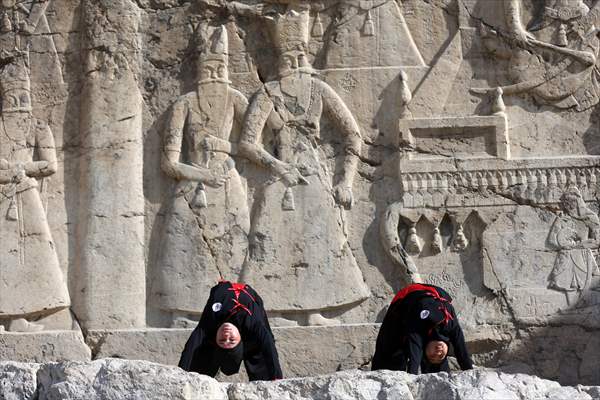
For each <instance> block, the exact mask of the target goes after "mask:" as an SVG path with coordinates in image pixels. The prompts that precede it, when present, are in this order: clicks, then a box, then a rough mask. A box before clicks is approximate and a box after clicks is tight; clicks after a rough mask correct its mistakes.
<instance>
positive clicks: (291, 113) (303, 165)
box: [240, 2, 369, 324]
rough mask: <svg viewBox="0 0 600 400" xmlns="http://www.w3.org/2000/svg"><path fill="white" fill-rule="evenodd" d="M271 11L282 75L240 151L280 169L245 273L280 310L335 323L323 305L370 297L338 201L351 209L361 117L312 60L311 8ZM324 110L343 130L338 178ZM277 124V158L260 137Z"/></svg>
mask: <svg viewBox="0 0 600 400" xmlns="http://www.w3.org/2000/svg"><path fill="white" fill-rule="evenodd" d="M278 6H280V7H279V8H272V9H271V11H270V12H269V13H268V14H267V15H266V17H265V19H264V22H265V24H266V25H267V27H268V28H269V32H270V34H271V37H272V39H273V42H274V45H275V47H276V49H277V51H278V54H279V79H278V80H277V81H273V82H269V83H267V84H265V86H264V87H263V88H261V89H260V90H259V91H258V93H257V94H256V95H255V97H254V99H253V101H252V103H251V105H250V108H249V111H248V115H247V117H246V121H245V124H244V130H243V133H242V139H241V143H240V152H242V151H243V153H244V154H245V156H246V157H248V158H250V159H251V160H253V161H255V162H256V163H258V164H260V165H263V166H265V167H268V168H269V169H270V171H272V172H273V173H274V176H273V178H272V179H271V181H270V182H269V183H268V184H267V185H266V186H265V187H264V189H263V191H262V197H261V198H260V199H257V200H256V203H257V204H258V207H257V210H256V213H255V219H254V220H253V222H252V232H251V236H250V252H249V255H248V259H247V261H246V263H245V264H244V269H243V272H242V277H243V280H244V281H245V282H248V283H250V284H251V285H252V286H253V287H255V288H256V289H257V290H258V291H260V292H261V293H264V300H265V304H266V305H267V307H268V308H269V309H270V310H272V311H276V312H281V313H285V312H295V311H307V312H308V313H309V318H308V323H309V324H328V323H331V322H332V321H331V320H327V319H325V318H324V317H323V316H321V314H320V313H319V311H320V310H324V309H331V308H336V307H340V306H344V305H348V304H353V303H356V302H358V301H361V300H364V299H365V298H366V297H368V296H369V290H368V288H367V287H366V285H365V283H364V281H363V278H362V274H361V272H360V270H359V268H358V265H357V263H356V260H355V259H354V256H353V254H352V251H351V250H350V248H349V246H348V242H347V238H346V231H345V230H346V221H345V219H344V213H343V210H342V209H341V208H340V206H342V207H345V208H350V207H351V206H352V202H353V196H352V184H353V179H354V174H355V172H356V167H357V162H358V154H359V152H360V146H361V137H360V131H359V127H358V125H357V123H356V121H355V120H354V117H353V116H352V114H351V113H350V111H349V110H348V108H347V107H346V105H345V104H344V102H343V101H342V100H341V99H340V97H339V96H338V95H337V94H336V93H335V92H334V90H333V89H332V88H331V87H330V86H329V85H327V84H326V83H325V82H323V81H321V80H319V79H318V78H316V77H315V76H313V75H314V70H313V69H312V68H311V66H310V64H309V62H308V60H307V43H308V37H309V32H310V31H309V26H310V18H309V9H308V8H307V7H306V5H305V4H303V3H300V4H297V3H295V2H290V4H287V5H281V4H280V5H278ZM323 114H325V115H326V116H328V117H329V120H330V121H331V122H333V123H334V125H335V127H336V128H337V131H338V132H340V133H342V134H343V135H345V144H344V160H343V176H342V178H341V181H340V182H339V183H338V184H336V185H335V186H333V184H332V173H331V172H330V171H329V170H328V168H327V166H326V162H325V160H324V156H323V154H322V152H321V151H322V150H321V148H320V145H319V143H320V140H321V138H320V134H321V129H320V120H321V116H322V115H323ZM265 126H268V128H269V129H271V130H272V131H273V134H274V137H275V149H273V152H274V154H276V156H273V155H271V154H270V153H269V152H267V151H266V150H265V149H264V148H263V147H262V145H261V143H262V132H263V129H264V128H265Z"/></svg>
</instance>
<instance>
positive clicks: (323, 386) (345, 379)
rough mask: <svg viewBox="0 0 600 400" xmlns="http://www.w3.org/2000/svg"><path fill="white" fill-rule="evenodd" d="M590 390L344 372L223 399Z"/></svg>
mask: <svg viewBox="0 0 600 400" xmlns="http://www.w3.org/2000/svg"><path fill="white" fill-rule="evenodd" d="M594 389H595V388H592V389H590V388H585V389H584V388H574V387H562V386H561V385H560V384H558V383H556V382H552V381H546V380H543V379H540V378H537V377H532V376H528V375H519V374H517V375H510V374H503V373H498V372H495V371H492V370H484V369H477V370H473V371H468V372H461V373H458V374H450V375H448V374H446V373H440V374H431V375H420V376H415V375H410V374H407V373H403V372H391V371H379V372H356V371H346V372H340V373H337V374H335V375H328V376H320V377H315V378H307V379H291V380H283V381H279V382H274V383H267V382H264V383H263V382H260V383H253V384H232V385H231V386H230V387H229V390H228V393H229V399H231V400H242V399H244V400H259V399H290V400H301V399H307V400H308V399H339V400H341V399H353V400H354V399H361V400H371V399H373V400H374V399H382V398H384V399H411V400H430V399H431V400H433V399H444V400H459V399H469V400H478V399H481V400H492V399H497V400H510V399H515V400H519V399H541V398H548V399H555V400H559V399H566V398H569V399H577V400H591V399H593V397H592V395H593V390H594Z"/></svg>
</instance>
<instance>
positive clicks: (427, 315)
mask: <svg viewBox="0 0 600 400" xmlns="http://www.w3.org/2000/svg"><path fill="white" fill-rule="evenodd" d="M213 308H214V306H213ZM427 317H429V310H423V311H421V319H427Z"/></svg>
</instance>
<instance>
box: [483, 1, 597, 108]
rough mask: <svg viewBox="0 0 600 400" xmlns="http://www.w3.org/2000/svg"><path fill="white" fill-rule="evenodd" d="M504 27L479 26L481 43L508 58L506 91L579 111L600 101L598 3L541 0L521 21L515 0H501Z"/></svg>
mask: <svg viewBox="0 0 600 400" xmlns="http://www.w3.org/2000/svg"><path fill="white" fill-rule="evenodd" d="M503 4H504V11H505V18H506V25H507V28H508V32H507V33H504V32H501V31H497V30H494V29H490V28H488V27H486V26H485V25H482V26H481V29H480V33H481V37H482V40H483V43H484V45H485V46H486V47H487V48H488V50H489V51H490V52H491V53H492V54H493V55H494V56H496V57H499V58H501V59H506V60H508V62H509V76H510V79H512V81H513V82H512V84H509V85H506V86H503V87H502V90H503V92H504V94H505V95H512V94H519V93H525V92H528V93H531V94H533V95H534V96H535V97H536V99H537V100H538V101H539V102H540V103H544V104H551V105H554V106H556V107H558V108H575V109H576V110H577V111H583V110H586V109H588V108H590V107H593V106H595V105H596V104H598V102H599V101H600V96H599V95H600V86H599V77H600V73H599V72H598V64H597V61H598V54H599V51H600V41H599V38H598V33H599V30H598V29H597V27H598V26H600V24H599V22H600V19H599V17H600V9H599V5H598V3H597V2H595V3H594V5H593V6H592V8H591V9H590V8H588V6H587V5H586V4H585V3H584V2H583V1H582V0H576V1H568V0H552V1H547V2H545V3H544V4H545V7H540V8H538V9H537V10H536V13H534V15H533V18H532V20H531V21H530V22H529V23H528V24H527V25H525V24H524V23H523V21H522V15H521V1H520V0H504V2H503Z"/></svg>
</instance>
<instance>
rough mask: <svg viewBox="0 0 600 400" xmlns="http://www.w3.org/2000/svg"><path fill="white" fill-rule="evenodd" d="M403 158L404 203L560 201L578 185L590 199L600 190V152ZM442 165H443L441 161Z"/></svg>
mask: <svg viewBox="0 0 600 400" xmlns="http://www.w3.org/2000/svg"><path fill="white" fill-rule="evenodd" d="M427 164H428V165H426V164H425V163H422V162H420V163H415V162H408V163H407V162H401V166H400V168H401V172H400V176H399V181H400V184H401V187H402V190H403V197H402V203H403V206H404V208H419V207H432V208H439V207H446V208H449V207H473V206H477V207H482V206H484V207H485V206H503V205H512V204H515V203H519V204H524V203H525V204H526V203H532V204H555V203H558V201H559V200H560V197H561V195H562V193H563V192H564V191H565V190H566V189H567V188H569V187H572V186H575V187H577V188H578V189H579V191H580V192H581V195H582V196H583V198H584V199H585V200H586V201H592V200H596V199H597V195H598V194H599V193H600V190H599V187H598V181H599V179H600V157H561V158H546V159H513V160H510V161H503V160H479V161H477V160H467V161H464V162H460V161H458V162H456V161H455V162H452V164H453V165H454V168H446V170H443V169H444V168H445V167H444V164H446V163H444V162H434V163H431V162H430V163H427ZM440 164H442V165H440Z"/></svg>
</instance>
